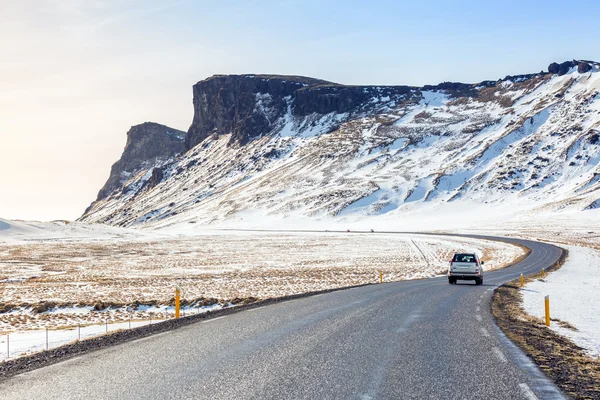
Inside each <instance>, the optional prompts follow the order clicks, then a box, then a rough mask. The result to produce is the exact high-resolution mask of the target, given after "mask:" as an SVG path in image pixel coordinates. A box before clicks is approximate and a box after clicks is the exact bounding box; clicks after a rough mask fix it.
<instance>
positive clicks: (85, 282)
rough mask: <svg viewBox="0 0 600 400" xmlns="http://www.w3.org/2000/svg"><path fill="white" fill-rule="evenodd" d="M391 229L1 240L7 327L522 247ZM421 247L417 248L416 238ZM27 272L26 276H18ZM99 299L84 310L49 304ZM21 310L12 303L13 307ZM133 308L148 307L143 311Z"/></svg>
mask: <svg viewBox="0 0 600 400" xmlns="http://www.w3.org/2000/svg"><path fill="white" fill-rule="evenodd" d="M411 239H412V238H410V237H408V236H407V237H403V236H401V235H385V234H374V235H373V234H351V235H346V234H334V233H331V234H325V233H324V234H318V235H315V234H306V235H301V234H246V233H244V234H240V233H238V234H234V233H231V234H221V235H218V234H217V235H212V234H210V235H208V234H207V235H204V236H198V237H191V238H190V237H186V238H182V239H178V240H172V239H171V240H162V241H121V242H111V241H106V242H91V243H90V242H77V243H64V242H63V243H37V244H28V245H19V246H8V247H4V248H3V250H4V251H2V252H0V271H1V272H2V273H3V275H7V276H11V277H13V279H12V280H9V281H7V282H0V288H1V289H2V291H1V292H0V331H5V330H11V329H15V328H16V329H29V328H36V327H37V328H39V327H43V326H63V325H69V324H73V323H75V324H76V323H78V322H82V323H91V322H95V321H96V320H97V319H99V318H100V319H103V318H105V314H107V313H106V312H103V310H106V309H107V308H111V309H112V310H115V309H117V311H115V312H111V318H114V320H126V319H128V317H129V314H128V310H126V309H125V307H130V308H133V310H134V311H135V310H137V308H138V306H139V305H140V304H142V305H155V306H162V305H169V304H172V296H173V290H174V288H175V287H176V286H179V287H180V288H181V289H182V296H183V298H184V304H188V303H193V304H195V305H198V304H201V305H210V304H215V303H220V304H226V303H228V302H231V303H236V302H240V301H244V299H248V298H255V299H266V298H273V297H281V296H285V295H291V294H297V293H305V292H311V291H319V290H324V289H330V288H339V287H346V286H353V285H360V284H365V283H372V282H375V281H376V280H377V278H378V271H379V270H383V271H384V275H385V276H384V277H385V280H386V281H397V280H404V279H419V278H427V277H431V276H435V275H437V274H439V273H443V272H445V270H446V268H447V261H448V260H449V259H450V254H451V253H452V252H454V251H467V250H471V251H478V252H480V253H484V254H486V261H488V260H489V263H488V262H486V265H487V264H489V267H492V268H494V267H495V268H499V267H502V266H503V265H505V264H506V263H508V262H510V261H511V259H512V258H514V257H516V256H518V255H519V254H520V250H519V249H518V248H515V247H513V246H510V245H499V244H496V243H493V242H487V241H473V240H468V239H457V238H437V237H414V243H413V240H411ZM417 247H418V248H417ZM14 278H20V279H14ZM74 306H79V307H81V306H88V307H93V308H94V309H95V310H96V312H89V313H84V314H74V313H72V312H71V313H60V312H48V310H52V309H54V308H56V307H58V308H66V307H74ZM11 310H16V311H15V312H10V311H11ZM136 317H143V315H141V314H140V315H137V314H136Z"/></svg>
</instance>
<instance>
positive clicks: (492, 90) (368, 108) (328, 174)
mask: <svg viewBox="0 0 600 400" xmlns="http://www.w3.org/2000/svg"><path fill="white" fill-rule="evenodd" d="M567 63H568V65H569V68H568V70H567V71H565V70H564V67H563V68H562V69H560V66H561V65H567V64H565V63H562V64H558V65H559V71H557V72H555V73H552V72H543V71H542V72H540V73H537V74H526V75H515V76H507V77H505V78H504V79H499V80H497V81H483V82H480V83H478V84H463V83H451V82H444V83H441V84H438V85H428V86H424V87H422V88H416V87H411V86H346V85H340V84H335V83H330V82H328V81H323V80H318V79H313V78H306V77H287V76H281V75H252V74H246V75H216V76H213V77H210V78H207V79H205V80H202V81H199V82H198V83H197V84H195V85H194V89H193V90H194V101H193V104H194V119H193V121H192V125H191V126H190V129H189V130H188V132H187V134H186V137H185V150H184V151H182V152H181V153H179V154H175V155H173V156H172V157H171V158H170V160H169V161H165V162H163V163H157V164H156V165H154V166H153V167H152V168H151V169H145V170H141V171H139V172H138V173H137V174H136V175H135V177H133V178H131V179H129V180H128V181H127V182H123V185H122V187H121V188H120V189H116V190H114V191H113V192H112V193H111V194H110V195H109V196H107V197H106V198H103V199H101V200H100V199H99V201H96V202H95V203H93V204H92V205H91V206H90V208H89V209H88V210H87V211H86V213H85V214H84V215H83V216H82V218H81V219H82V220H84V221H93V222H105V223H110V224H115V225H123V226H137V225H152V226H154V225H158V226H162V225H164V224H170V223H175V222H177V221H183V222H200V223H214V222H218V221H222V220H226V219H229V218H232V217H234V216H235V215H237V214H239V213H240V212H242V211H244V210H262V211H261V212H264V213H265V214H268V215H280V216H288V215H291V214H295V213H299V214H301V215H304V216H306V217H310V218H312V217H319V216H328V217H332V216H338V217H339V216H352V215H354V216H373V215H382V214H385V215H386V216H393V215H397V214H398V215H399V214H400V213H401V212H402V210H406V209H410V208H412V207H414V206H415V204H427V203H440V204H441V203H446V202H454V201H459V200H461V199H462V200H464V199H469V201H478V202H481V203H484V202H490V203H502V202H504V201H505V200H504V199H503V197H502V196H504V195H506V197H507V198H508V197H510V198H512V199H513V200H514V201H515V202H519V203H520V202H524V204H525V203H527V204H530V205H531V206H532V207H533V206H535V207H550V208H553V209H562V208H569V207H575V208H577V209H585V208H589V207H591V208H594V207H595V204H596V205H597V203H598V197H600V196H598V194H597V191H598V185H599V183H598V181H600V173H599V171H598V168H597V167H598V159H597V158H598V155H599V154H600V153H599V151H600V149H598V139H597V135H598V129H600V117H598V114H600V101H599V100H600V97H599V95H598V91H599V89H600V79H598V78H599V75H600V74H597V72H598V71H599V65H598V63H595V62H578V61H570V62H567ZM582 63H585V64H586V65H587V67H585V66H584V67H583V70H585V72H583V73H582V72H579V71H580V70H582V67H581V65H582ZM552 68H554V67H553V64H551V68H550V69H552ZM291 78H296V79H297V81H293V80H291ZM594 138H596V139H594ZM561 162H565V163H566V164H567V165H566V166H567V167H572V168H563V167H561V165H560V163H561ZM427 166H429V167H427ZM575 171H576V172H575ZM576 173H579V174H580V175H581V177H577V178H581V179H583V180H581V179H579V180H580V181H581V182H578V183H577V184H575V183H574V179H575V178H576V176H575V175H576ZM594 174H597V175H594ZM149 181H151V184H149ZM559 183H560V185H559ZM561 185H562V186H561ZM561 187H562V189H561ZM563 189H564V190H563ZM498 194H501V196H498ZM544 199H546V200H544ZM513 200H511V201H513ZM357 203H358V205H361V204H363V205H362V206H360V207H359V206H357Z"/></svg>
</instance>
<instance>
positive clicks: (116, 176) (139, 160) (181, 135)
mask: <svg viewBox="0 0 600 400" xmlns="http://www.w3.org/2000/svg"><path fill="white" fill-rule="evenodd" d="M184 139H185V132H182V131H179V130H177V129H173V128H169V127H168V126H164V125H160V124H156V123H153V122H145V123H143V124H140V125H136V126H132V127H131V129H129V131H128V132H127V143H126V145H125V149H124V150H123V154H122V155H121V159H120V160H119V161H117V162H116V163H114V164H113V166H112V169H111V171H110V177H109V178H108V181H106V183H105V184H104V187H102V189H101V190H100V192H99V193H98V198H97V200H102V199H104V198H106V197H108V196H109V195H110V194H111V193H112V192H113V191H114V190H116V189H120V188H121V185H122V184H123V181H124V180H126V179H127V177H128V176H129V175H130V174H132V173H134V172H137V171H139V170H141V169H143V168H148V167H150V166H152V165H153V164H155V163H156V162H157V161H163V160H166V159H168V158H170V157H173V156H175V155H177V154H179V153H181V152H183V151H184V150H185V145H184Z"/></svg>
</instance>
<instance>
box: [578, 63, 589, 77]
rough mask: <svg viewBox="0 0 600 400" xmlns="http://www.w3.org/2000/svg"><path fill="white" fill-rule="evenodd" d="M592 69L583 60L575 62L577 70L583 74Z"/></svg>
mask: <svg viewBox="0 0 600 400" xmlns="http://www.w3.org/2000/svg"><path fill="white" fill-rule="evenodd" d="M591 70H592V66H591V65H590V64H588V63H586V62H584V61H580V62H579V64H577V72H579V73H580V74H585V73H586V72H589V71H591Z"/></svg>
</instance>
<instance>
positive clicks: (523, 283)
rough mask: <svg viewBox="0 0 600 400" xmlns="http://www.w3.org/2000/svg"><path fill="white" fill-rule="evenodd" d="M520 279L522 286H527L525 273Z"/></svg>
mask: <svg viewBox="0 0 600 400" xmlns="http://www.w3.org/2000/svg"><path fill="white" fill-rule="evenodd" d="M519 280H520V281H521V287H523V286H525V278H523V274H521V277H520V278H519Z"/></svg>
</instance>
